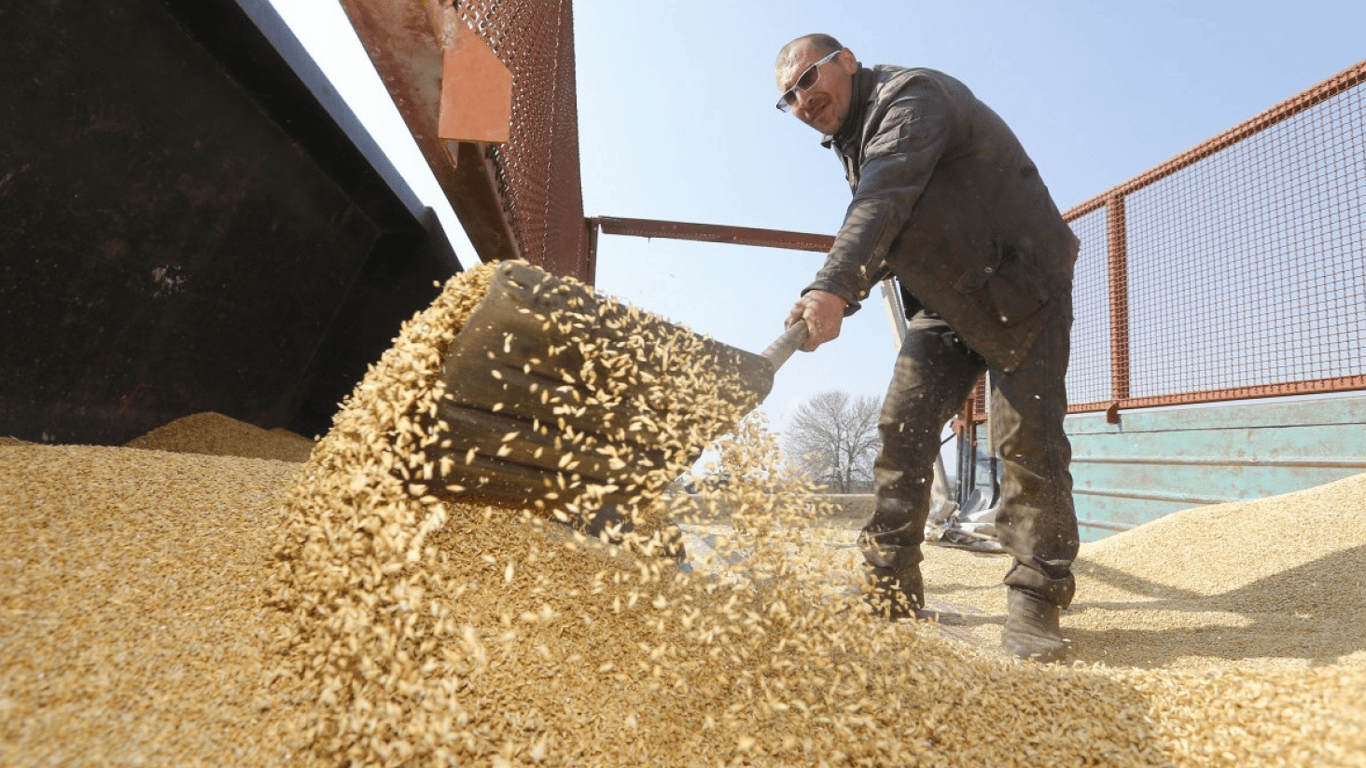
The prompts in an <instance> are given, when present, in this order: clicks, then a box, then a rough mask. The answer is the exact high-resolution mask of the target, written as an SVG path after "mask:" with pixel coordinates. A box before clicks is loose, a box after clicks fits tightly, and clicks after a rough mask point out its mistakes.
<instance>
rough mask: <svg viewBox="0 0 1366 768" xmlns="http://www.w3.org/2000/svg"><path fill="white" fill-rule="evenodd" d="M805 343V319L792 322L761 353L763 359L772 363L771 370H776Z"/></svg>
mask: <svg viewBox="0 0 1366 768" xmlns="http://www.w3.org/2000/svg"><path fill="white" fill-rule="evenodd" d="M805 343H806V321H804V320H803V321H800V322H797V323H793V324H792V325H791V326H790V327H789V328H788V329H787V330H786V331H783V335H781V336H779V337H778V338H777V339H776V340H774V342H773V343H772V344H769V345H768V349H765V350H764V351H763V352H762V353H760V354H762V355H763V357H764V359H766V360H768V361H769V362H770V363H773V370H774V371H777V370H778V369H779V368H781V367H782V365H783V363H786V362H787V359H788V358H789V357H792V353H793V352H796V351H797V350H798V349H801V346H802V345H803V344H805Z"/></svg>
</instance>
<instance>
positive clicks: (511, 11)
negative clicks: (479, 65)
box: [456, 0, 593, 279]
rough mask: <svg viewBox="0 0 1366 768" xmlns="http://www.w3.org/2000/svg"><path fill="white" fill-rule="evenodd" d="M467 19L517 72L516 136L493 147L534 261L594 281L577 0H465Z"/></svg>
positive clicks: (504, 192)
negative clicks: (583, 163)
mask: <svg viewBox="0 0 1366 768" xmlns="http://www.w3.org/2000/svg"><path fill="white" fill-rule="evenodd" d="M456 10H457V12H458V14H459V16H460V19H461V21H463V22H464V23H465V24H466V25H468V26H469V28H470V29H472V30H474V31H475V32H476V33H477V34H478V35H479V37H480V38H481V39H483V41H484V42H485V44H487V45H488V47H489V49H490V50H492V51H493V53H494V55H496V56H497V57H498V58H499V60H501V61H502V62H503V63H504V64H505V65H506V66H507V67H508V69H509V70H511V72H512V120H511V126H512V131H511V136H510V137H509V139H508V141H507V142H506V143H504V144H502V145H496V146H491V147H489V149H488V152H489V159H490V160H491V161H492V163H493V166H494V168H495V169H496V171H495V173H496V178H497V182H498V191H499V193H500V196H501V198H502V201H503V205H504V206H505V207H506V214H507V218H508V221H509V222H510V223H511V226H512V231H513V233H514V235H515V236H516V238H517V240H518V243H519V245H520V246H521V254H522V256H523V257H524V258H526V259H527V260H528V261H531V262H532V263H533V264H537V265H539V266H542V267H544V268H546V269H547V270H549V271H551V272H555V273H558V274H565V275H573V276H575V277H579V278H581V279H588V278H589V277H590V276H591V275H592V272H593V269H592V265H591V263H590V261H589V255H590V250H589V248H588V244H589V243H588V229H587V227H586V223H585V221H584V216H583V195H582V185H581V183H580V174H579V133H578V125H579V118H578V100H577V95H576V91H575V84H574V77H575V66H574V15H573V3H572V2H571V0H461V2H459V3H457V4H456Z"/></svg>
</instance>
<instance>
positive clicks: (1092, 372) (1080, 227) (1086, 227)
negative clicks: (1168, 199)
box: [1067, 207, 1113, 404]
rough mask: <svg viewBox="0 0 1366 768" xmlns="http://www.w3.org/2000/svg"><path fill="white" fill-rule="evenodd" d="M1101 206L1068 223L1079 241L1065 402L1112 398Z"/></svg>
mask: <svg viewBox="0 0 1366 768" xmlns="http://www.w3.org/2000/svg"><path fill="white" fill-rule="evenodd" d="M1105 217H1106V209H1105V208H1104V207H1101V208H1097V209H1096V210H1094V211H1092V212H1090V213H1087V214H1084V215H1082V216H1080V217H1078V218H1076V219H1073V220H1072V221H1071V222H1069V223H1070V224H1071V225H1072V231H1073V232H1074V233H1075V234H1076V236H1077V238H1078V239H1080V240H1081V251H1080V253H1078V254H1077V265H1076V271H1075V273H1074V275H1073V278H1072V314H1073V316H1074V317H1075V319H1074V320H1073V322H1072V354H1071V363H1070V365H1069V366H1068V368H1067V401H1068V402H1069V403H1078V404H1079V403H1099V402H1109V401H1110V400H1111V399H1113V395H1112V391H1111V366H1110V275H1109V269H1108V268H1107V256H1108V251H1107V248H1106V245H1107V240H1108V235H1107V230H1106V225H1105Z"/></svg>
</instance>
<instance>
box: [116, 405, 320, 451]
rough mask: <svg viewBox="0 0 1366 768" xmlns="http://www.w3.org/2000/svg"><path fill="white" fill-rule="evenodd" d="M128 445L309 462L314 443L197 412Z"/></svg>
mask: <svg viewBox="0 0 1366 768" xmlns="http://www.w3.org/2000/svg"><path fill="white" fill-rule="evenodd" d="M125 445H126V446H127V447H129V448H143V449H146V450H150V451H171V452H173V453H202V454H206V455H209V456H241V457H243V458H248V459H275V460H277V461H307V460H308V457H309V455H310V454H311V453H312V452H313V441H312V440H309V439H308V438H306V437H303V436H302V435H297V434H295V433H293V432H290V431H288V430H284V429H270V430H266V429H261V428H260V427H256V426H253V425H251V424H245V423H243V422H240V421H237V420H236V419H230V418H228V417H227V416H224V415H223V414H221V413H212V412H207V413H196V414H191V415H189V416H186V417H184V418H181V419H176V420H175V421H172V422H170V423H169V424H163V425H162V426H160V427H157V428H156V429H154V430H152V431H151V432H148V433H147V434H145V435H142V436H140V437H137V438H134V439H132V440H130V441H128V442H127V443H125Z"/></svg>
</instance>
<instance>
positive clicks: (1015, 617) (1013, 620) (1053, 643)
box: [1001, 587, 1067, 664]
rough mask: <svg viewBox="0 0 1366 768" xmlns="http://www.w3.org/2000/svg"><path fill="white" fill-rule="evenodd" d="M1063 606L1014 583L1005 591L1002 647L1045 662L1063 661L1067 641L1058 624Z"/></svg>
mask: <svg viewBox="0 0 1366 768" xmlns="http://www.w3.org/2000/svg"><path fill="white" fill-rule="evenodd" d="M1061 613H1062V609H1061V608H1059V607H1058V606H1056V605H1054V604H1052V603H1050V602H1048V601H1047V600H1044V599H1043V598H1042V597H1039V596H1038V595H1036V594H1034V593H1032V592H1026V591H1025V590H1023V589H1015V588H1014V587H1012V588H1010V590H1009V591H1008V592H1007V593H1006V625H1005V629H1004V630H1003V631H1002V632H1001V648H1002V650H1004V651H1005V652H1006V653H1009V654H1010V655H1012V656H1017V657H1019V658H1021V659H1026V660H1028V661H1037V662H1040V663H1043V664H1047V663H1051V662H1055V661H1062V659H1063V657H1064V656H1066V655H1067V641H1066V640H1064V639H1063V637H1062V630H1061V629H1059V628H1058V617H1059V615H1060V614H1061Z"/></svg>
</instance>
